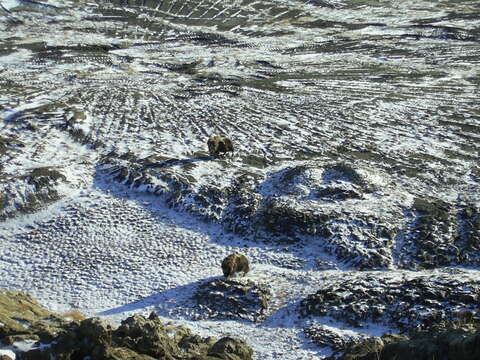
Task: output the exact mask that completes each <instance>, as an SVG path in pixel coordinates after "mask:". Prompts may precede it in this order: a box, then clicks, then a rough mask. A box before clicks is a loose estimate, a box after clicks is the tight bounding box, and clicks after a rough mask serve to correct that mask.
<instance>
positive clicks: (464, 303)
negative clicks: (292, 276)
mask: <svg viewBox="0 0 480 360" xmlns="http://www.w3.org/2000/svg"><path fill="white" fill-rule="evenodd" d="M479 303H480V281H479V280H478V279H476V278H474V277H472V278H468V277H466V276H463V277H462V276H459V277H458V279H457V278H452V277H448V276H441V275H440V274H437V276H436V277H435V278H432V277H430V276H425V275H423V276H422V275H415V276H411V277H410V276H409V277H403V278H400V277H393V278H376V277H375V276H374V275H371V276H367V277H363V278H362V279H360V278H351V279H347V280H343V281H342V280H338V281H337V282H333V283H331V284H328V285H326V286H324V287H323V288H322V289H320V290H319V291H317V292H316V293H315V294H311V295H309V296H307V297H306V298H305V299H303V300H302V301H301V303H300V313H301V314H302V315H303V316H305V317H307V316H309V315H316V316H330V317H333V318H335V319H337V320H339V321H342V322H344V323H346V324H349V325H351V326H354V327H359V328H361V327H362V324H363V323H365V322H373V323H382V324H385V325H387V326H391V327H394V328H398V329H401V330H403V331H412V330H415V329H425V328H428V327H430V326H431V325H432V324H434V323H436V322H438V321H440V320H446V319H454V318H455V317H456V316H457V314H458V313H460V312H463V311H472V312H477V311H478V310H479V308H478V306H479V305H478V304H479Z"/></svg>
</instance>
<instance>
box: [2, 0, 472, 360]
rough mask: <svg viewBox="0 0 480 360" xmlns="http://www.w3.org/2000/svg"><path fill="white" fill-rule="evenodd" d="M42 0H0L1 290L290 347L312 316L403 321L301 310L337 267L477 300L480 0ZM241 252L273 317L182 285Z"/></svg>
mask: <svg viewBox="0 0 480 360" xmlns="http://www.w3.org/2000/svg"><path fill="white" fill-rule="evenodd" d="M41 3H43V5H42V4H39V3H37V2H32V1H13V0H8V1H2V0H0V4H1V5H2V6H0V15H1V16H2V18H1V21H0V219H1V221H2V222H1V223H0V240H1V241H0V287H1V288H8V289H19V290H23V291H26V292H28V293H30V294H32V295H34V296H35V297H37V298H38V299H39V300H40V302H41V303H42V304H44V305H46V306H47V307H48V308H49V309H51V310H54V311H59V312H64V311H68V310H72V309H77V310H80V311H81V312H84V313H85V314H87V315H92V316H93V315H98V316H102V317H105V318H107V319H110V320H111V321H112V322H118V321H120V320H121V319H123V318H125V317H127V316H128V315H130V314H132V313H137V312H141V313H148V312H150V311H152V310H154V311H156V312H158V313H159V314H160V315H161V316H162V317H163V318H164V319H165V320H167V321H168V320H172V321H174V322H176V323H182V324H186V325H188V326H189V327H191V328H192V329H193V330H196V331H198V332H201V333H202V334H205V335H213V336H222V335H227V334H231V335H233V336H234V337H240V338H243V339H245V340H246V341H247V342H248V343H249V344H250V345H251V346H252V347H253V349H254V350H255V359H285V360H294V359H295V360H296V359H315V358H319V359H321V358H322V357H326V356H328V355H329V354H330V353H331V350H330V349H329V348H327V347H322V346H320V345H319V344H317V343H313V342H312V341H311V340H309V339H308V338H307V337H306V335H305V331H304V330H305V329H306V328H308V327H311V325H312V324H316V325H318V324H325V325H326V328H327V329H328V330H329V331H332V332H334V333H335V332H336V333H339V334H341V335H342V336H343V337H349V336H357V335H358V334H360V333H366V334H370V335H381V334H382V333H383V332H385V331H388V329H390V328H394V327H395V325H396V324H395V323H394V322H392V321H389V319H388V318H383V321H379V322H377V323H376V324H373V323H372V322H371V321H366V322H365V323H364V324H362V326H363V327H362V328H361V329H360V328H353V327H352V325H351V324H350V325H349V324H348V322H347V321H343V320H342V319H337V320H334V319H333V318H331V317H325V316H324V317H318V316H313V315H312V316H307V317H301V316H300V311H299V306H300V302H301V301H302V300H303V299H304V298H305V297H307V296H308V295H311V294H315V293H316V292H317V291H318V290H321V289H323V288H326V287H328V286H330V285H331V284H332V283H342V281H345V283H346V284H350V285H351V284H353V287H354V285H355V282H356V281H357V280H358V282H362V281H366V282H369V281H370V280H371V282H372V284H377V283H379V284H385V283H387V284H390V285H389V286H394V285H391V284H395V281H396V280H395V279H398V284H399V286H400V285H401V284H402V282H405V281H410V280H411V279H417V278H418V279H425V278H431V279H434V280H435V279H448V280H449V281H452V282H454V281H458V286H459V287H460V288H462V286H464V287H465V289H464V290H465V294H466V295H465V297H466V298H468V299H470V298H471V299H473V300H474V301H476V300H480V299H478V297H479V296H480V295H479V294H478V292H476V291H477V290H476V289H478V284H479V283H480V273H479V272H478V267H479V266H480V255H479V254H480V252H479V250H480V235H479V229H480V210H479V208H480V195H479V194H480V168H479V165H478V164H479V161H478V160H479V151H480V142H479V140H480V137H479V135H478V134H479V133H480V113H479V110H478V97H479V90H478V89H479V85H480V63H479V59H480V45H479V41H480V30H479V26H480V23H479V21H478V16H477V14H478V12H479V9H478V4H477V2H476V1H462V2H460V3H459V2H454V1H452V2H449V1H444V2H441V4H436V3H432V2H426V1H425V2H424V1H422V2H420V4H421V6H420V5H419V2H412V1H404V2H402V3H401V4H398V6H396V7H393V6H392V7H390V5H389V4H386V3H385V2H357V1H316V0H312V1H293V0H292V1H280V0H271V1H251V0H243V1H208V0H204V1H193V0H189V1H185V2H177V1H173V2H168V1H165V2H156V1H153V0H152V1H130V2H129V4H128V5H127V4H125V2H122V1H104V2H101V3H89V2H84V1H80V2H70V1H60V0H58V1H42V2H41ZM45 4H46V5H45ZM212 134H225V135H228V136H230V137H231V138H232V139H233V142H234V145H235V149H236V151H235V154H234V155H233V156H227V157H225V158H220V159H212V158H210V157H209V156H208V154H207V152H206V139H207V138H208V136H210V135H212ZM233 251H240V252H242V253H244V254H245V255H247V256H248V258H249V259H250V261H251V264H252V271H251V272H250V273H249V274H248V276H247V278H248V279H251V280H253V281H254V282H256V283H259V284H260V283H263V284H266V285H267V286H268V287H269V289H270V290H271V291H272V293H273V298H272V300H271V303H270V307H271V309H272V312H271V313H270V314H269V316H268V317H267V319H266V320H265V321H264V322H258V323H252V322H248V321H243V320H238V319H237V320H236V319H231V320H228V321H213V320H211V319H210V320H205V319H203V318H202V317H200V316H199V313H198V312H197V310H196V309H197V308H196V306H195V303H194V302H193V300H191V299H190V298H191V296H192V294H193V293H194V292H195V290H196V289H197V287H198V285H200V284H202V283H203V282H205V281H209V280H211V279H212V278H218V277H220V276H221V274H222V273H221V267H220V263H221V261H222V259H223V258H224V257H225V256H226V255H228V254H230V253H231V252H233ZM360 269H362V270H365V269H366V270H368V271H360ZM392 279H393V280H392ZM394 280H395V281H394ZM439 281H440V280H439ZM442 281H443V280H442ZM433 282H435V281H433ZM467 282H469V284H474V285H475V286H477V287H473V288H470V287H468V286H465V285H464V284H466V283H467ZM419 283H421V281H419ZM412 286H413V285H412ZM389 289H390V290H391V288H389ZM350 290H351V289H350ZM340 300H341V301H343V299H340ZM340 300H339V301H340ZM428 300H429V301H430V300H432V299H428ZM434 300H435V301H436V302H435V301H434V302H435V304H437V305H438V304H441V300H442V299H440V300H438V299H434ZM432 301H433V300H432ZM478 303H479V302H478V301H477V302H476V304H477V305H474V306H472V304H470V303H467V302H465V304H464V310H465V309H469V310H473V311H475V312H478ZM343 305H345V304H343ZM346 305H348V304H346ZM426 309H427V310H426V311H428V307H427V308H426ZM333 310H335V309H333ZM458 310H459V311H461V310H462V308H460V309H458Z"/></svg>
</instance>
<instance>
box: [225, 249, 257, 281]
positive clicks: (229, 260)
mask: <svg viewBox="0 0 480 360" xmlns="http://www.w3.org/2000/svg"><path fill="white" fill-rule="evenodd" d="M222 270H223V275H224V276H225V277H226V278H228V277H230V276H232V275H233V274H235V273H240V272H242V273H243V275H245V274H246V273H248V272H249V271H250V265H249V263H248V259H247V257H246V256H245V255H242V254H239V253H234V254H230V255H228V256H227V257H226V258H225V259H223V261H222Z"/></svg>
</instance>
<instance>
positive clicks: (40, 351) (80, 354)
mask: <svg viewBox="0 0 480 360" xmlns="http://www.w3.org/2000/svg"><path fill="white" fill-rule="evenodd" d="M307 335H309V336H311V337H312V338H313V340H314V341H316V342H318V343H321V344H322V345H324V346H325V345H328V346H331V347H332V348H334V349H335V350H336V354H337V355H336V356H332V359H333V358H335V359H341V360H354V359H355V360H417V359H418V360H423V359H427V360H430V359H452V360H453V359H455V360H478V359H479V358H480V322H479V321H478V319H475V318H474V314H472V313H469V312H465V313H462V314H461V317H460V318H458V319H457V320H456V321H441V320H440V321H437V322H436V323H435V324H432V325H431V326H430V327H429V329H428V330H425V329H424V330H421V331H417V332H413V333H411V334H410V335H406V334H402V335H398V334H385V335H383V336H382V337H365V338H363V339H358V338H357V339H355V340H353V339H352V340H350V341H346V340H345V338H342V337H340V336H338V334H336V333H335V332H333V331H329V330H328V329H327V328H326V327H322V326H320V327H319V328H316V329H315V328H313V327H312V328H311V329H309V330H307ZM0 345H1V346H0V359H1V360H9V359H11V356H9V355H6V354H10V355H12V354H14V356H15V358H16V359H17V358H18V359H22V360H50V359H52V358H55V359H59V360H70V359H72V360H73V359H85V358H89V359H92V360H97V359H98V360H127V359H135V360H149V359H179V360H180V359H185V360H187V359H191V360H221V359H224V360H249V359H252V353H253V351H252V349H251V348H250V347H249V346H248V345H247V344H246V343H245V342H244V341H241V340H238V339H234V338H231V337H224V338H221V339H214V338H212V337H201V336H199V335H195V334H193V333H192V332H191V331H190V330H189V329H188V328H185V327H180V326H175V325H173V324H172V323H167V324H165V323H163V322H162V321H161V319H160V318H159V317H158V315H156V314H155V313H153V312H152V313H151V314H150V316H149V317H148V318H146V317H144V316H142V315H134V316H131V317H129V318H127V319H125V320H123V321H122V323H121V324H120V326H119V327H116V328H115V327H112V326H111V325H109V324H108V323H106V322H105V321H102V320H101V319H100V318H97V317H93V318H88V319H85V318H84V317H83V316H82V315H81V314H80V313H78V312H75V311H72V312H69V313H66V314H64V315H59V314H55V313H52V312H50V311H48V310H46V309H45V308H43V307H42V306H40V305H39V304H38V302H37V301H36V300H35V299H34V298H33V297H31V296H29V295H27V294H25V293H22V292H16V291H7V292H3V293H0ZM2 348H3V349H4V350H3V351H2ZM5 349H9V350H7V351H5ZM2 354H3V355H2Z"/></svg>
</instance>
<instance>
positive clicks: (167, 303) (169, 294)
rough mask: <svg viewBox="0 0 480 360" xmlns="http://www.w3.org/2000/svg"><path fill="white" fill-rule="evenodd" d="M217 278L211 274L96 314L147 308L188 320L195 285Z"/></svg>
mask: <svg viewBox="0 0 480 360" xmlns="http://www.w3.org/2000/svg"><path fill="white" fill-rule="evenodd" d="M218 278H220V277H218V276H212V277H208V278H205V279H200V280H197V281H195V282H192V283H189V284H185V285H180V286H177V287H174V288H171V289H166V290H163V291H160V292H158V293H155V294H153V295H150V296H147V297H144V298H141V299H138V300H135V301H132V302H130V303H128V304H124V305H121V306H119V307H116V308H112V309H108V310H104V311H102V312H99V313H97V314H96V315H98V316H110V315H118V314H122V313H129V312H132V313H134V312H135V313H137V312H138V311H141V310H145V309H146V308H149V311H151V310H154V311H155V312H156V313H157V314H159V315H160V316H165V317H168V318H172V319H187V320H188V319H190V317H191V316H190V315H189V314H190V313H191V312H192V311H193V309H194V307H195V305H196V303H195V300H193V299H192V298H191V297H192V295H193V294H194V293H195V291H196V289H197V287H198V286H199V285H201V284H203V283H205V282H208V281H212V280H214V279H218Z"/></svg>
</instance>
